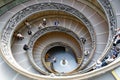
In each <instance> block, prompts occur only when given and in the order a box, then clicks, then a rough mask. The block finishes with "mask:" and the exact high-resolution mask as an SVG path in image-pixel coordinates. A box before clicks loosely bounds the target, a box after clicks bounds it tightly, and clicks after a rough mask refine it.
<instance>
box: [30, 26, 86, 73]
mask: <svg viewBox="0 0 120 80" xmlns="http://www.w3.org/2000/svg"><path fill="white" fill-rule="evenodd" d="M52 31H58V32H64V33H66V34H69V35H71V36H72V37H74V38H75V39H76V41H77V42H78V44H79V46H81V41H80V39H79V37H78V36H77V35H76V34H75V33H74V32H73V31H71V30H69V29H66V28H63V27H60V26H58V27H56V26H50V27H46V28H43V29H41V30H39V31H37V32H36V33H35V34H34V35H33V36H32V37H31V39H30V41H29V44H28V46H30V47H29V50H28V55H29V59H30V61H31V62H32V64H33V66H35V68H37V70H39V71H40V72H41V69H40V68H39V67H37V65H36V64H35V62H34V59H33V56H32V54H33V53H32V50H33V46H34V43H35V42H36V41H37V40H38V39H39V38H40V37H41V36H43V35H44V34H46V33H49V32H52ZM77 54H78V53H77ZM81 57H82V59H83V57H84V56H81ZM42 61H43V62H44V60H42ZM79 65H81V64H79ZM48 70H50V69H48ZM50 71H51V70H50ZM42 72H43V71H42ZM44 73H45V72H44Z"/></svg>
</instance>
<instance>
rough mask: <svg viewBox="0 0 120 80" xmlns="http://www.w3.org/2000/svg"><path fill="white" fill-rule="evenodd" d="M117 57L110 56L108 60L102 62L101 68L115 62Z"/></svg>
mask: <svg viewBox="0 0 120 80" xmlns="http://www.w3.org/2000/svg"><path fill="white" fill-rule="evenodd" d="M115 58H116V57H115V55H112V56H109V57H108V58H107V59H106V60H104V61H103V62H102V65H101V67H103V66H106V65H108V64H109V63H111V62H113V61H114V60H115Z"/></svg>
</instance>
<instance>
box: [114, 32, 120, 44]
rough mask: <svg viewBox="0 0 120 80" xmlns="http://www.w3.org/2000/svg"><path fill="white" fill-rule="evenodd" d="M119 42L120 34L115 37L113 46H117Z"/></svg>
mask: <svg viewBox="0 0 120 80" xmlns="http://www.w3.org/2000/svg"><path fill="white" fill-rule="evenodd" d="M119 43H120V34H118V35H116V36H115V37H114V41H113V46H116V45H117V44H119Z"/></svg>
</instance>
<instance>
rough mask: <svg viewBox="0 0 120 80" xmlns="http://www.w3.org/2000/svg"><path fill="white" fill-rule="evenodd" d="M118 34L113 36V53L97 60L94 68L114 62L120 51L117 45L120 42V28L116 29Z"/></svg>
mask: <svg viewBox="0 0 120 80" xmlns="http://www.w3.org/2000/svg"><path fill="white" fill-rule="evenodd" d="M115 31H116V34H115V35H114V37H113V47H112V49H111V52H110V53H111V54H109V55H108V56H107V57H105V58H104V59H103V60H102V61H100V60H97V61H96V63H95V66H94V67H93V69H98V68H100V67H103V66H106V65H108V64H109V63H111V62H113V61H114V60H115V59H116V58H117V57H118V54H119V53H120V48H119V47H117V45H118V44H119V43H120V28H118V29H115Z"/></svg>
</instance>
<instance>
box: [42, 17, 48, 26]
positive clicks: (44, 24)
mask: <svg viewBox="0 0 120 80" xmlns="http://www.w3.org/2000/svg"><path fill="white" fill-rule="evenodd" d="M42 24H43V26H46V24H47V22H46V19H45V18H43V23H42Z"/></svg>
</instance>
